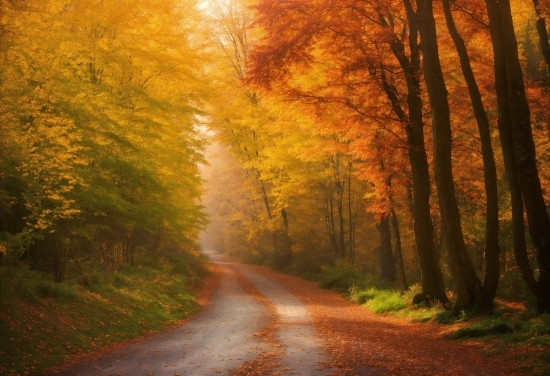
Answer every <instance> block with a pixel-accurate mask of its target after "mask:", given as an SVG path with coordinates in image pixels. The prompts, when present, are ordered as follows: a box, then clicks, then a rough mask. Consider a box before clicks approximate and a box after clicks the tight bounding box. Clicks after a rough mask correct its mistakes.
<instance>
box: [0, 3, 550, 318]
mask: <svg viewBox="0 0 550 376" xmlns="http://www.w3.org/2000/svg"><path fill="white" fill-rule="evenodd" d="M549 12H550V3H548V2H547V1H546V0H467V1H466V0H437V1H432V0H359V1H357V0H355V1H347V0H286V1H281V0H257V1H255V0H227V1H221V0H212V1H203V2H201V1H193V0H156V1H149V0H119V1H112V0H93V1H90V0H47V1H44V0H2V1H0V26H1V27H0V59H1V60H0V111H1V114H2V116H1V117H0V128H1V132H2V137H1V139H0V274H2V273H4V274H5V275H10V276H11V277H10V278H12V277H13V278H15V279H14V280H15V281H19V282H17V283H16V284H15V285H14V286H15V287H14V291H20V292H21V291H22V292H24V291H27V290H25V289H26V287H25V286H26V285H25V282H24V279H25V277H24V276H25V275H27V274H25V273H27V272H25V271H24V270H29V273H30V271H36V272H40V273H45V274H44V275H47V276H48V277H47V278H51V279H52V281H53V282H54V283H56V284H63V283H66V282H67V281H71V280H73V281H78V283H79V284H80V285H82V286H88V285H93V284H94V283H95V282H97V280H98V278H99V277H98V276H101V275H103V274H102V273H110V275H113V274H114V273H116V272H117V271H118V270H122V269H124V268H129V267H137V266H140V265H141V266H147V265H152V264H154V263H155V262H156V261H154V260H159V259H162V260H163V263H165V264H166V265H168V264H170V265H178V267H180V268H183V269H184V270H185V273H187V275H193V276H194V277H193V278H200V276H199V274H200V273H201V272H198V271H197V270H202V269H203V268H204V257H203V256H202V255H201V252H200V251H201V249H216V250H218V251H220V252H223V253H226V254H228V255H231V257H233V258H235V259H238V260H241V261H245V262H249V263H254V264H261V265H266V266H269V267H271V268H273V269H277V270H282V271H285V272H288V273H291V274H295V275H299V276H302V277H304V278H307V279H313V280H319V278H321V279H323V277H322V276H325V282H326V283H325V284H326V286H327V287H331V281H330V280H327V278H329V277H327V275H330V274H331V273H332V274H335V275H338V273H340V276H342V275H355V276H356V275H359V276H360V278H361V279H362V280H365V281H368V282H367V285H368V284H369V283H372V284H374V285H376V286H382V287H384V288H388V289H394V290H398V291H404V290H408V289H409V288H410V287H411V286H416V288H417V291H418V293H417V294H416V295H415V297H414V300H415V303H416V304H424V305H426V306H432V305H439V306H443V307H445V308H446V309H449V310H451V311H453V312H455V313H456V314H459V313H460V312H464V311H476V312H485V313H487V312H491V311H492V310H493V308H494V302H495V299H496V298H498V297H505V298H507V299H511V300H514V301H521V302H527V303H526V304H530V307H531V308H532V309H533V310H535V311H537V312H539V313H550V219H549V210H548V202H550V196H549V189H550V107H549V106H548V103H549V98H550V39H549V36H548V25H546V17H547V16H548V14H549ZM21 273H23V274H21ZM195 274H196V275H195ZM22 276H23V277H22ZM41 278H42V277H41ZM101 278H103V277H101ZM108 278H114V277H108ZM189 278H191V277H189ZM335 278H336V279H337V278H338V277H335ZM191 279H192V278H191ZM329 279H330V278H329ZM354 281H355V280H354ZM14 283H15V282H14ZM354 283H355V282H353V283H351V282H350V283H348V285H347V287H348V288H349V287H352V286H351V285H353V284H354ZM17 286H19V287H17ZM37 286H38V285H37ZM48 286H49V285H48ZM18 289H19V290H18ZM37 289H38V287H37ZM52 289H53V287H52ZM6 291H7V289H6ZM37 291H38V290H37ZM48 291H49V290H48ZM51 291H53V290H51ZM6 294H7V292H3V293H1V294H0V298H2V297H5V296H7V295H6ZM23 295H24V294H23Z"/></svg>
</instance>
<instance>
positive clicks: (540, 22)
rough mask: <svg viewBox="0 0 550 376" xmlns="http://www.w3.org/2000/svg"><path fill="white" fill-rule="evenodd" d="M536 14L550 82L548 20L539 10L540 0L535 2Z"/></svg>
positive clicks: (541, 47)
mask: <svg viewBox="0 0 550 376" xmlns="http://www.w3.org/2000/svg"><path fill="white" fill-rule="evenodd" d="M533 5H534V6H535V12H536V13H537V33H538V35H539V44H540V50H541V52H542V56H543V57H544V62H545V63H546V72H547V73H546V74H547V76H546V80H547V83H548V82H549V80H550V43H549V42H548V30H546V18H545V17H544V13H543V12H542V11H541V9H540V8H539V0H533Z"/></svg>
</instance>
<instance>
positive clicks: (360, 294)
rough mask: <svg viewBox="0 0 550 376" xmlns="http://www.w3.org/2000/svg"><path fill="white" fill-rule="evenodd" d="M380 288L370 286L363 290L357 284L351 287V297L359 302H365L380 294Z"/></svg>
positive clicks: (355, 301)
mask: <svg viewBox="0 0 550 376" xmlns="http://www.w3.org/2000/svg"><path fill="white" fill-rule="evenodd" d="M378 293H379V290H376V289H375V288H372V287H371V288H370V289H368V290H361V289H359V288H357V286H352V287H351V288H350V293H349V297H350V300H351V301H352V302H354V303H357V304H365V303H366V302H367V301H369V300H371V299H374V298H375V297H376V295H378Z"/></svg>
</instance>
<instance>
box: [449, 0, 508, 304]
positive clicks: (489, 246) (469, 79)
mask: <svg viewBox="0 0 550 376" xmlns="http://www.w3.org/2000/svg"><path fill="white" fill-rule="evenodd" d="M443 10H444V12H445V20H446V22H447V28H448V29H449V33H450V34H451V38H452V39H453V41H454V44H455V47H456V50H457V52H458V56H459V58H460V66H461V68H462V74H463V75H464V79H465V80H466V84H467V85H468V91H469V93H470V99H471V102H472V107H473V110H474V114H475V117H476V121H477V126H478V130H479V137H480V140H481V151H482V155H483V177H484V182H485V196H486V199H487V215H486V222H485V224H486V226H485V280H484V282H483V308H484V309H485V310H488V311H491V310H492V308H493V300H494V298H495V294H496V291H497V286H498V280H499V277H500V272H499V268H500V263H499V254H500V246H499V220H498V190H497V170H496V165H495V158H494V154H493V147H492V145H491V130H490V126H489V119H488V118H487V113H486V112H485V107H484V106H483V101H482V99H481V93H480V91H479V87H478V86H477V82H476V79H475V77H474V72H473V71H472V67H471V65H470V58H469V57H468V51H467V50H466V45H465V44H464V40H463V39H462V37H461V36H460V34H459V33H458V30H457V29H456V26H455V22H454V20H453V14H452V12H451V4H450V2H449V0H443Z"/></svg>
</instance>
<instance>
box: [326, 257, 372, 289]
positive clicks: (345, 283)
mask: <svg viewBox="0 0 550 376" xmlns="http://www.w3.org/2000/svg"><path fill="white" fill-rule="evenodd" d="M320 284H321V286H322V287H325V288H330V289H333V290H336V291H340V292H345V291H348V290H349V289H350V288H351V287H352V286H358V287H363V286H364V278H363V276H362V275H361V273H360V272H359V271H358V270H357V269H356V268H355V267H354V266H353V265H352V264H351V263H350V262H349V261H347V260H342V259H341V260H337V261H336V262H335V264H334V265H332V266H323V267H322V268H321V276H320Z"/></svg>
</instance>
